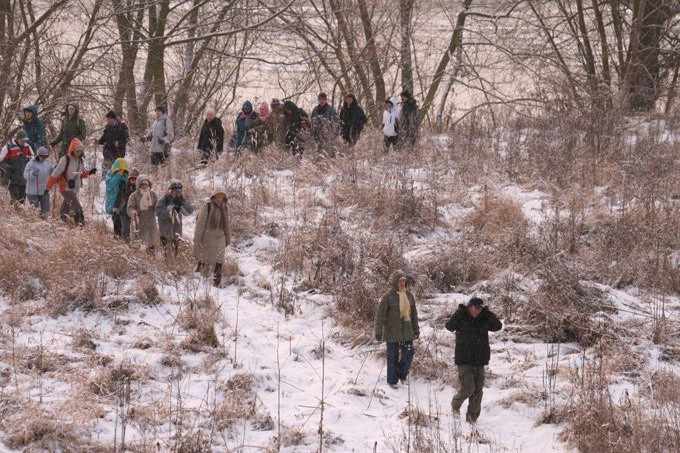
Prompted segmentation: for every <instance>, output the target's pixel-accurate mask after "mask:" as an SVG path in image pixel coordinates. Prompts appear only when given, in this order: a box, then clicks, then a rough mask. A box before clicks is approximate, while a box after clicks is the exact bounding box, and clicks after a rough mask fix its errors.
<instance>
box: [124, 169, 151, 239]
mask: <svg viewBox="0 0 680 453" xmlns="http://www.w3.org/2000/svg"><path fill="white" fill-rule="evenodd" d="M156 203H158V196H157V195H156V194H155V193H154V192H153V191H152V190H151V180H150V179H149V177H148V176H147V175H139V178H137V190H135V191H134V192H133V193H132V195H130V199H129V200H128V205H127V213H128V215H129V216H130V218H131V219H132V221H133V224H134V223H137V225H136V234H137V239H139V240H140V241H142V242H143V243H144V244H146V246H147V249H148V250H149V251H153V250H154V248H155V247H156V242H158V224H157V223H156V211H155V210H156Z"/></svg>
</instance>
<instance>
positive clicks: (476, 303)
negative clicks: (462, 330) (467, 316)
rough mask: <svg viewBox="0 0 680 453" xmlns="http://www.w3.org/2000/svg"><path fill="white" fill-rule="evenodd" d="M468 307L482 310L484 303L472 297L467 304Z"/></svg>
mask: <svg viewBox="0 0 680 453" xmlns="http://www.w3.org/2000/svg"><path fill="white" fill-rule="evenodd" d="M468 307H477V308H484V301H483V300H482V299H480V298H479V297H473V298H472V299H470V302H468Z"/></svg>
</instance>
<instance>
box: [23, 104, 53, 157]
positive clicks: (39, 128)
mask: <svg viewBox="0 0 680 453" xmlns="http://www.w3.org/2000/svg"><path fill="white" fill-rule="evenodd" d="M23 114H24V117H23V118H22V121H21V123H22V125H21V127H22V129H23V130H24V132H26V135H27V136H28V144H29V145H30V146H31V148H33V151H37V149H38V148H40V147H41V146H45V143H46V141H47V137H46V134H45V123H43V121H42V120H41V119H40V118H38V107H36V106H35V105H29V106H28V107H24V109H23Z"/></svg>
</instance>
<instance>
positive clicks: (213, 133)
mask: <svg viewBox="0 0 680 453" xmlns="http://www.w3.org/2000/svg"><path fill="white" fill-rule="evenodd" d="M223 149H224V128H223V127H222V120H221V119H219V118H218V117H217V116H215V109H213V108H209V109H208V110H207V111H206V113H205V121H203V126H201V133H200V135H199V136H198V150H199V151H200V152H201V165H207V164H208V161H209V160H210V156H211V155H212V153H213V151H214V152H215V159H219V158H220V154H222V151H223Z"/></svg>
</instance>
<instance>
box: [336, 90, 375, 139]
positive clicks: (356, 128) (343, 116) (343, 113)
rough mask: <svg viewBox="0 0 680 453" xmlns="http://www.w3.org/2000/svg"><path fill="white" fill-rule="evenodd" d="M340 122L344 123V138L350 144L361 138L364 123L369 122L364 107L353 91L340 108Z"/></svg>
mask: <svg viewBox="0 0 680 453" xmlns="http://www.w3.org/2000/svg"><path fill="white" fill-rule="evenodd" d="M340 122H341V123H342V139H343V140H344V141H345V143H347V144H348V145H350V146H354V144H355V143H356V142H357V141H358V140H359V135H360V134H361V131H362V130H364V125H366V122H368V118H366V114H365V113H364V109H362V108H361V107H359V104H357V98H356V96H354V95H353V94H352V93H349V94H347V96H345V102H344V103H343V104H342V108H341V109H340Z"/></svg>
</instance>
